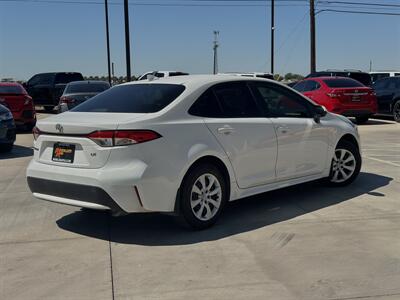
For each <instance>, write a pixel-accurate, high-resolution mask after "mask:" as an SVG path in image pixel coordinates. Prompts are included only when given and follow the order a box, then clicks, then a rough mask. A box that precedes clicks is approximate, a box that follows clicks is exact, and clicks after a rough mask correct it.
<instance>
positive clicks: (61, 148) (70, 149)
mask: <svg viewBox="0 0 400 300" xmlns="http://www.w3.org/2000/svg"><path fill="white" fill-rule="evenodd" d="M74 157H75V145H73V144H66V143H55V144H54V146H53V155H52V157H51V160H52V161H55V162H62V163H69V164H72V163H73V162H74Z"/></svg>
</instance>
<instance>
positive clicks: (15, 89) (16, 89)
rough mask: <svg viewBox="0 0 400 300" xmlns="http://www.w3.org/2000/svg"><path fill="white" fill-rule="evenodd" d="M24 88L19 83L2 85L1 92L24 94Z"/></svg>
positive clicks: (0, 86)
mask: <svg viewBox="0 0 400 300" xmlns="http://www.w3.org/2000/svg"><path fill="white" fill-rule="evenodd" d="M23 93H24V92H23V90H22V88H21V87H20V86H18V85H0V94H14V95H19V94H23Z"/></svg>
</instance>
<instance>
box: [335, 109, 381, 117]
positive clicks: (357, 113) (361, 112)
mask: <svg viewBox="0 0 400 300" xmlns="http://www.w3.org/2000/svg"><path fill="white" fill-rule="evenodd" d="M339 114H341V115H343V116H346V117H369V116H372V115H374V114H375V111H374V110H372V109H371V110H369V109H344V110H342V111H340V112H339Z"/></svg>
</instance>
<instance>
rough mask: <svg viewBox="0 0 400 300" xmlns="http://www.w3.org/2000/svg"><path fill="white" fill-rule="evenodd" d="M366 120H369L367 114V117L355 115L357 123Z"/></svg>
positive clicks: (363, 122) (365, 121)
mask: <svg viewBox="0 0 400 300" xmlns="http://www.w3.org/2000/svg"><path fill="white" fill-rule="evenodd" d="M368 120H369V116H368V117H356V122H357V124H365V123H367V122H368Z"/></svg>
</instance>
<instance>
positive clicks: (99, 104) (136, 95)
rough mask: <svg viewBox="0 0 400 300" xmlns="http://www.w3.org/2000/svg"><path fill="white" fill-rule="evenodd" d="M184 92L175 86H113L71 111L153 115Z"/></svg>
mask: <svg viewBox="0 0 400 300" xmlns="http://www.w3.org/2000/svg"><path fill="white" fill-rule="evenodd" d="M184 90H185V87H184V86H183V85H177V84H130V85H120V86H115V87H113V88H111V89H109V90H107V91H105V92H104V93H101V94H98V95H96V96H94V97H93V98H91V99H90V100H88V101H86V102H84V103H82V104H81V105H78V106H77V107H76V108H74V109H73V111H79V112H110V113H153V112H157V111H160V110H162V109H163V108H164V107H166V106H167V105H168V104H170V103H171V102H172V101H174V100H175V99H176V98H177V97H178V96H179V95H180V94H182V92H183V91H184Z"/></svg>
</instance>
